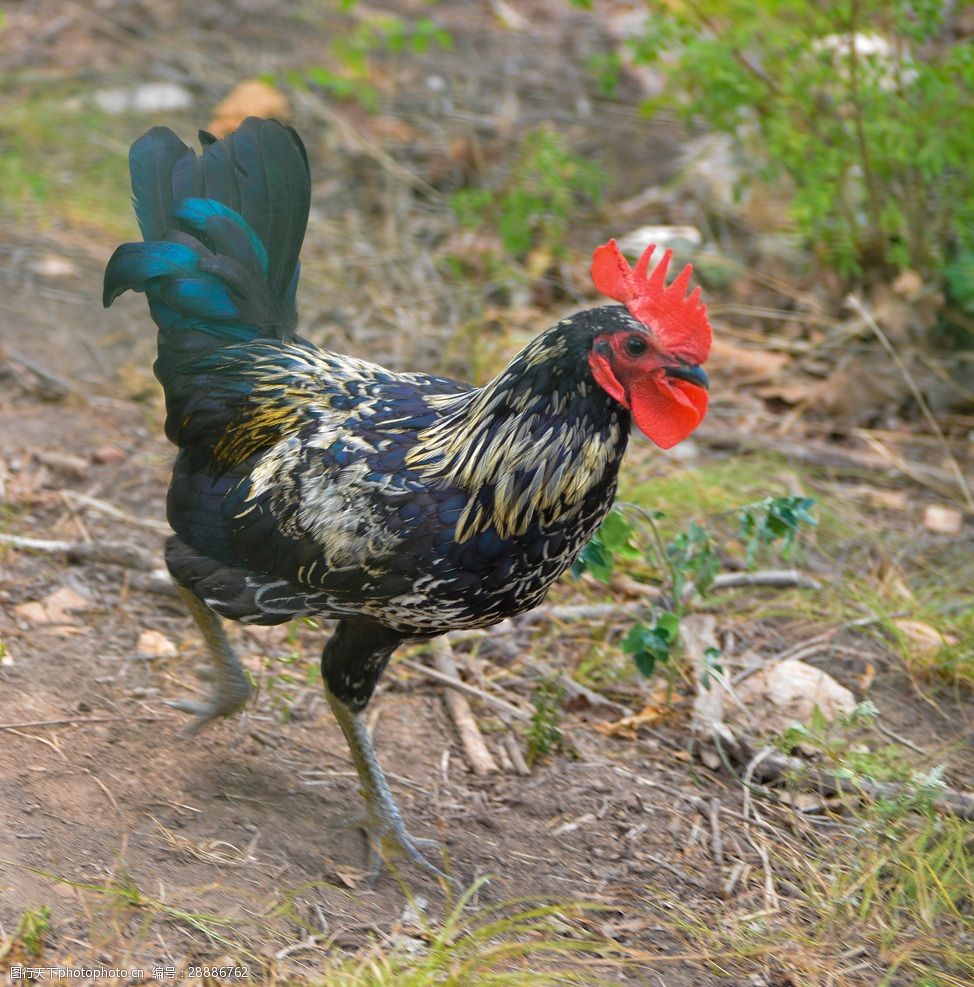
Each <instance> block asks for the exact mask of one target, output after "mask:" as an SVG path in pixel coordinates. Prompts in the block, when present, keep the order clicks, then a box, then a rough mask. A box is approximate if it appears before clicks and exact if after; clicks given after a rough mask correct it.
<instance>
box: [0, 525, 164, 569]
mask: <svg viewBox="0 0 974 987" xmlns="http://www.w3.org/2000/svg"><path fill="white" fill-rule="evenodd" d="M0 544H4V545H12V546H13V547H14V548H26V549H30V550H31V551H35V552H50V553H52V554H58V555H62V554H63V555H65V556H67V559H68V561H69V562H107V563H109V564H111V565H121V566H125V567H126V568H128V569H140V570H143V571H149V570H151V569H153V568H154V567H155V565H156V560H155V558H154V557H153V556H152V555H151V554H150V553H148V552H146V551H145V549H142V548H140V547H139V546H138V545H131V544H128V543H127V542H114V541H91V542H87V541H77V542H76V541H61V540H59V539H53V538H25V537H23V536H21V535H4V534H0Z"/></svg>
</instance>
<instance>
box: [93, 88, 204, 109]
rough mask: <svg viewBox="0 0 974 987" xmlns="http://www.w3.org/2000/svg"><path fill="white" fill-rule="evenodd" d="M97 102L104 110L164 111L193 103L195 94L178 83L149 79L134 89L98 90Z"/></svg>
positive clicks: (95, 97)
mask: <svg viewBox="0 0 974 987" xmlns="http://www.w3.org/2000/svg"><path fill="white" fill-rule="evenodd" d="M92 98H93V99H94V101H95V105H96V106H97V107H98V108H99V109H100V110H102V111H104V112H105V113H111V114H119V113H130V112H133V111H134V112H135V113H164V112H170V111H172V110H185V109H187V108H188V107H190V106H192V105H193V94H192V93H191V92H190V91H189V90H188V89H186V88H185V87H184V86H180V85H178V84H177V83H175V82H147V83H145V84H144V85H141V86H135V87H134V88H131V89H121V88H119V89H99V90H97V91H96V92H95V93H94V94H93V95H92Z"/></svg>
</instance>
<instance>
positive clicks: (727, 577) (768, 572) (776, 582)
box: [713, 569, 822, 589]
mask: <svg viewBox="0 0 974 987" xmlns="http://www.w3.org/2000/svg"><path fill="white" fill-rule="evenodd" d="M738 586H775V587H779V588H786V589H791V588H797V589H821V588H822V584H821V583H820V582H819V581H818V580H817V579H812V577H811V576H806V575H803V574H802V573H800V572H799V571H798V570H797V569H763V570H760V571H758V572H722V573H720V575H718V576H716V577H715V578H714V582H713V588H714V589H735V588H736V587H738Z"/></svg>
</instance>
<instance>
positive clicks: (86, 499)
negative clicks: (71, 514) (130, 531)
mask: <svg viewBox="0 0 974 987" xmlns="http://www.w3.org/2000/svg"><path fill="white" fill-rule="evenodd" d="M60 493H61V496H62V497H63V498H64V499H65V500H67V501H74V502H75V503H76V504H81V505H82V506H84V507H90V508H91V509H92V510H93V511H98V512H99V513H100V514H105V515H107V516H108V517H113V518H115V519H116V520H118V521H124V522H125V523H126V524H134V525H137V526H138V527H140V528H148V529H149V530H150V531H162V532H165V533H166V534H171V533H172V528H170V527H169V525H168V524H167V523H166V522H165V521H156V520H155V518H147V517H136V516H135V515H134V514H129V513H128V512H126V511H123V510H122V509H121V508H119V507H116V506H115V505H114V504H109V503H108V502H107V501H104V500H99V499H98V498H97V497H90V496H88V494H83V493H78V491H77V490H62V491H61V492H60Z"/></svg>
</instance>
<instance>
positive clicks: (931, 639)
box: [893, 617, 957, 658]
mask: <svg viewBox="0 0 974 987" xmlns="http://www.w3.org/2000/svg"><path fill="white" fill-rule="evenodd" d="M893 624H894V625H895V626H896V629H897V630H898V631H899V632H900V633H901V634H902V635H903V637H904V638H906V640H907V641H908V642H909V644H910V647H911V650H912V651H913V653H914V654H915V655H917V657H919V658H932V657H933V656H934V655H935V654H937V653H938V652H939V651H940V650H941V649H942V648H944V647H946V646H947V645H950V644H956V643H957V638H955V637H953V636H952V635H950V634H941V633H940V631H938V630H937V629H936V627H931V626H930V625H929V624H925V623H924V622H923V621H922V620H910V619H909V618H907V617H898V618H897V619H896V620H894V621H893Z"/></svg>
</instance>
